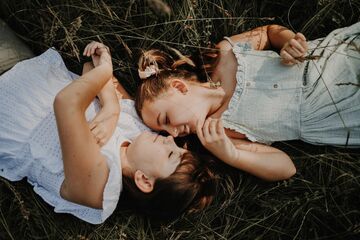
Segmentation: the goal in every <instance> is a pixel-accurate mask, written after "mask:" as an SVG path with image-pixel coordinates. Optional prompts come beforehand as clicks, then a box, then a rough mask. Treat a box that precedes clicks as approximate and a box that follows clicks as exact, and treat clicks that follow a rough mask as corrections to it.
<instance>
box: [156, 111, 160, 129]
mask: <svg viewBox="0 0 360 240" xmlns="http://www.w3.org/2000/svg"><path fill="white" fill-rule="evenodd" d="M156 122H157V125H158V126H159V127H160V113H159V114H158V116H157V119H156Z"/></svg>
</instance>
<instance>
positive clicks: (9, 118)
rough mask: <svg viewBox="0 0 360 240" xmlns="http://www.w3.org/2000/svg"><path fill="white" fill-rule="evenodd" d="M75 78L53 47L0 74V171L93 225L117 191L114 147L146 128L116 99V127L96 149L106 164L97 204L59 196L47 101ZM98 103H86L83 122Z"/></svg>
mask: <svg viewBox="0 0 360 240" xmlns="http://www.w3.org/2000/svg"><path fill="white" fill-rule="evenodd" d="M77 77H78V76H77V75H75V74H73V73H71V72H70V71H68V70H67V68H66V67H65V64H64V62H63V60H62V58H61V56H60V55H59V54H58V53H57V52H56V51H55V50H53V49H49V50H47V51H46V52H45V53H43V54H42V55H40V56H38V57H35V58H32V59H29V60H25V61H22V62H20V63H18V64H17V65H15V66H14V67H13V68H12V69H11V70H9V71H8V72H6V73H4V74H3V75H1V76H0V116H1V117H0V176H1V177H4V178H6V179H8V180H11V181H17V180H21V179H23V178H25V177H26V178H27V180H28V182H29V183H30V184H32V185H33V186H34V191H35V192H36V193H37V194H39V195H40V196H41V197H42V198H43V199H44V200H45V201H46V202H47V203H49V204H50V205H52V206H54V207H55V209H54V211H55V212H60V213H70V214H73V215H75V216H76V217H78V218H80V219H82V220H84V221H87V222H89V223H93V224H99V223H102V222H104V221H105V219H106V218H108V217H109V216H110V215H111V214H112V213H113V211H114V210H115V208H116V205H117V203H118V199H119V196H120V192H121V190H122V174H121V166H120V156H119V146H120V144H121V143H122V142H124V141H129V142H131V139H133V138H134V137H135V136H137V135H138V134H139V133H140V132H141V131H143V130H147V127H145V126H144V125H143V124H142V123H141V121H140V120H139V119H138V117H137V115H136V113H135V110H134V106H133V102H132V101H126V100H124V101H121V109H122V112H121V114H120V118H119V122H118V126H117V128H116V130H115V132H114V134H113V136H112V137H111V139H110V140H109V142H108V143H107V144H106V145H105V146H103V147H102V148H101V152H102V154H103V155H104V156H105V157H106V159H107V164H108V167H109V169H110V173H109V178H108V180H107V183H106V186H105V190H104V194H103V206H102V209H93V208H89V207H85V206H82V205H79V204H75V203H72V202H69V201H66V200H64V199H63V198H61V196H60V186H61V184H62V182H63V180H64V172H63V161H62V155H61V149H60V143H59V137H58V131H57V127H56V121H55V116H54V111H53V101H54V97H55V96H56V94H57V93H58V92H59V91H60V90H61V89H62V88H64V87H65V86H66V85H67V84H69V83H70V82H71V81H72V80H73V79H75V78H77ZM99 108H100V106H99V104H98V101H96V100H95V101H94V102H93V103H91V104H90V106H89V107H88V109H87V111H86V118H87V120H88V121H89V120H90V119H92V118H93V117H94V116H95V115H96V112H97V111H98V110H99Z"/></svg>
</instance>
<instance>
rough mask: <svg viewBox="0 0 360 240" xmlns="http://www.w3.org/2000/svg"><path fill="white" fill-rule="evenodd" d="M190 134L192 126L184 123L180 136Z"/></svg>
mask: <svg viewBox="0 0 360 240" xmlns="http://www.w3.org/2000/svg"><path fill="white" fill-rule="evenodd" d="M188 134H190V127H189V125H183V126H182V129H181V131H180V134H179V136H185V135H188Z"/></svg>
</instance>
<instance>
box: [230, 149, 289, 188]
mask: <svg viewBox="0 0 360 240" xmlns="http://www.w3.org/2000/svg"><path fill="white" fill-rule="evenodd" d="M226 163H227V164H229V165H231V166H233V167H235V168H238V169H241V170H243V171H245V172H248V173H250V174H252V175H254V176H257V177H259V178H261V179H264V180H267V181H278V180H283V179H288V178H290V177H291V176H293V175H294V174H295V173H296V168H295V166H294V164H293V162H292V161H291V159H290V158H289V156H287V155H286V154H285V153H284V152H282V151H276V152H251V151H246V150H242V149H237V153H236V155H235V156H234V157H233V158H231V159H227V160H226Z"/></svg>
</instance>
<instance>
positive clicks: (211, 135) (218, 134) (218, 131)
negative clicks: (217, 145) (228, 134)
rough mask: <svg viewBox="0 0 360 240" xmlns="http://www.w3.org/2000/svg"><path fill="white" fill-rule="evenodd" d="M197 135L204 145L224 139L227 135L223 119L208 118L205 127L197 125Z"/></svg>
mask: <svg viewBox="0 0 360 240" xmlns="http://www.w3.org/2000/svg"><path fill="white" fill-rule="evenodd" d="M196 133H197V135H198V138H199V139H200V141H201V143H202V144H203V145H206V144H207V143H211V142H214V141H218V140H220V139H222V135H224V134H225V131H224V127H223V125H222V121H221V119H212V118H207V119H206V120H205V122H204V125H203V126H201V125H200V124H197V126H196Z"/></svg>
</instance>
